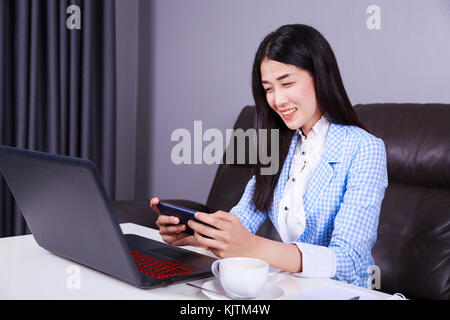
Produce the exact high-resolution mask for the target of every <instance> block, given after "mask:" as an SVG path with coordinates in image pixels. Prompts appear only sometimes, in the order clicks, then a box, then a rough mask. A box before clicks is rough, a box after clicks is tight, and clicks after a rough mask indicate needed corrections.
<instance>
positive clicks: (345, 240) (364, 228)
mask: <svg viewBox="0 0 450 320" xmlns="http://www.w3.org/2000/svg"><path fill="white" fill-rule="evenodd" d="M387 185H388V178H387V167H386V149H385V146H384V143H383V140H381V139H378V138H375V137H371V138H369V139H364V140H363V141H361V142H360V145H359V148H358V151H357V152H356V153H355V155H354V156H353V159H352V161H351V164H350V167H349V170H348V174H347V187H346V191H345V193H344V196H343V202H342V204H341V207H340V209H339V211H338V213H337V215H336V218H335V222H334V229H333V233H332V238H331V242H330V245H329V248H331V249H332V250H333V251H334V253H335V257H336V274H335V278H337V279H338V280H344V281H346V282H349V283H353V284H356V285H360V286H367V284H366V283H364V282H366V281H367V279H368V277H369V276H370V275H369V270H370V265H369V264H370V263H369V262H370V261H373V259H372V255H371V251H372V248H373V246H374V244H375V241H376V238H377V229H378V221H379V214H380V207H381V203H382V201H383V198H384V193H385V189H386V187H387Z"/></svg>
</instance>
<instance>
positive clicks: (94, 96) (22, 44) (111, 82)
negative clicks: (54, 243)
mask: <svg viewBox="0 0 450 320" xmlns="http://www.w3.org/2000/svg"><path fill="white" fill-rule="evenodd" d="M70 5H77V6H78V7H79V8H80V10H81V11H80V14H81V15H80V16H81V24H80V27H81V29H73V30H71V29H69V28H68V27H67V25H66V22H67V20H68V18H70V17H71V16H72V13H74V12H73V11H72V12H69V13H67V12H66V11H67V8H68V7H69V6H70ZM114 10H115V8H114V0H85V1H82V0H80V1H76V0H70V1H67V0H0V144H3V145H8V146H14V147H19V148H24V149H31V150H38V151H44V152H50V153H55V154H63V155H69V156H76V157H82V158H87V159H90V160H92V161H93V162H94V163H95V165H96V166H97V168H98V170H99V173H100V175H101V177H102V179H103V182H104V185H105V188H106V190H107V192H108V193H109V196H110V198H111V199H114V190H115V181H114V174H115V121H116V120H115V114H116V112H115V110H116V106H115V85H116V84H115V34H114V32H115V31H114V30H115V21H114V15H115V13H114ZM73 17H75V16H73ZM0 210H1V211H0V237H5V236H14V235H21V234H25V233H29V230H28V228H27V227H26V224H25V222H24V220H23V218H22V215H21V214H20V212H19V210H18V208H17V207H16V204H15V201H14V199H13V197H12V195H11V193H10V191H9V190H8V186H7V184H6V183H5V181H4V179H3V177H2V178H1V182H0Z"/></svg>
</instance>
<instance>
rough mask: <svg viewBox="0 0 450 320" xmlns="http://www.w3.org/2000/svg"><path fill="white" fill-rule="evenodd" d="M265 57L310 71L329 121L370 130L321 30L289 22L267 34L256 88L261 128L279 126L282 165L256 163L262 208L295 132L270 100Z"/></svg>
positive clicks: (257, 197) (256, 73) (256, 70)
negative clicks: (265, 171)
mask: <svg viewBox="0 0 450 320" xmlns="http://www.w3.org/2000/svg"><path fill="white" fill-rule="evenodd" d="M265 58H268V59H270V60H274V61H278V62H281V63H285V64H290V65H294V66H297V67H299V68H301V69H303V70H305V71H307V72H308V73H309V74H310V75H311V76H312V77H313V79H314V86H315V91H316V101H317V104H318V108H319V110H320V111H321V113H322V114H323V116H324V117H325V118H326V119H327V120H328V121H329V122H331V123H339V124H344V125H354V126H358V127H360V128H363V129H365V130H366V128H365V127H364V126H363V124H362V123H361V121H360V120H359V119H358V117H357V115H356V113H355V111H354V110H353V107H352V105H351V103H350V100H349V98H348V96H347V93H346V91H345V88H344V85H343V83H342V79H341V75H340V73H339V68H338V65H337V62H336V58H335V56H334V53H333V50H332V49H331V47H330V45H329V43H328V42H327V40H326V39H325V38H324V37H323V36H322V34H320V32H319V31H317V30H316V29H314V28H313V27H310V26H307V25H303V24H289V25H284V26H281V27H280V28H278V29H277V30H275V31H274V32H272V33H270V34H269V35H267V36H266V37H265V38H264V40H263V41H262V42H261V44H260V45H259V48H258V51H257V52H256V56H255V60H254V63H253V71H252V90H253V98H254V100H255V104H256V114H257V129H258V130H259V129H269V130H270V129H278V130H279V138H280V140H279V144H278V145H279V150H278V155H279V162H278V163H279V164H280V165H279V166H278V171H277V172H276V173H275V174H273V175H262V174H261V168H262V167H264V165H263V164H262V163H261V162H260V161H259V158H258V161H257V163H256V164H255V165H254V167H253V173H254V174H255V178H256V185H255V190H254V193H253V203H254V204H255V207H256V208H257V209H259V210H261V211H267V210H268V208H269V206H270V204H271V202H272V199H273V193H274V190H275V186H276V184H277V181H278V179H279V176H280V173H281V169H282V167H283V163H284V161H285V159H286V155H287V153H288V151H289V145H290V141H291V139H292V136H293V134H294V132H295V131H294V130H291V129H289V128H288V127H287V126H286V125H285V123H284V122H283V120H282V119H281V118H280V116H279V115H278V114H277V113H276V112H275V111H274V110H272V108H271V107H270V106H269V104H268V103H267V99H266V92H265V90H264V88H263V85H262V83H261V69H260V67H261V62H262V61H263V60H264V59H265ZM267 136H268V138H267V139H268V140H267V145H268V146H270V145H271V143H270V134H268V135H267ZM269 149H270V148H269ZM269 152H270V150H269Z"/></svg>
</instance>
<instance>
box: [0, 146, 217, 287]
mask: <svg viewBox="0 0 450 320" xmlns="http://www.w3.org/2000/svg"><path fill="white" fill-rule="evenodd" d="M0 171H1V172H2V173H3V176H4V178H5V180H6V182H7V184H8V186H9V188H10V190H11V192H12V194H13V196H14V198H15V199H16V202H17V204H18V206H19V208H20V210H21V211H22V214H23V216H24V218H25V221H26V222H27V225H28V228H29V229H30V231H31V233H32V234H33V237H34V239H35V240H36V242H37V243H38V245H39V246H41V247H42V248H44V249H46V250H47V251H49V252H51V253H53V254H55V255H57V256H60V257H63V258H65V259H68V260H71V261H74V262H77V263H79V264H82V265H85V266H87V267H90V268H92V269H95V270H98V271H101V272H103V273H105V274H108V275H110V276H112V277H114V278H117V279H119V280H122V281H125V282H127V283H130V284H132V285H134V286H136V287H139V288H145V289H148V288H155V287H160V286H166V285H169V284H173V283H180V282H185V281H190V280H195V279H201V278H207V277H211V276H213V275H212V273H211V265H212V263H213V262H214V261H215V260H216V259H214V258H212V257H209V256H206V255H202V254H199V253H196V252H192V251H189V250H185V249H183V248H179V247H175V246H172V245H169V244H166V243H163V242H160V241H155V240H151V239H148V238H144V237H141V236H138V235H135V234H123V233H122V230H121V228H120V226H119V223H118V220H117V217H116V215H115V213H114V211H113V209H112V207H111V203H110V201H109V200H108V196H107V194H106V192H105V189H104V187H103V184H102V182H101V180H100V177H99V175H98V172H97V169H96V168H95V166H94V164H93V163H92V162H91V161H89V160H86V159H81V158H75V157H68V156H62V155H54V154H49V153H43V152H37V151H29V150H22V149H18V148H13V147H7V146H1V145H0Z"/></svg>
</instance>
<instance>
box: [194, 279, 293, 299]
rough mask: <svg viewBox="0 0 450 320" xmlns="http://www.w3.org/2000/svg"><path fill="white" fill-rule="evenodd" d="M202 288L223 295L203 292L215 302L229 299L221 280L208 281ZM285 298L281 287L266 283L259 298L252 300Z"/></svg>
mask: <svg viewBox="0 0 450 320" xmlns="http://www.w3.org/2000/svg"><path fill="white" fill-rule="evenodd" d="M202 288H204V289H209V290H213V291H216V292H219V293H221V294H223V295H219V294H215V293H213V292H210V291H206V290H202V292H203V294H204V295H205V296H207V297H208V298H210V299H213V300H227V299H229V298H228V297H227V296H226V294H225V291H224V290H223V288H222V285H221V284H220V280H219V279H217V278H216V279H211V280H209V281H206V282H205V283H204V284H203V285H202ZM283 296H284V291H283V289H281V288H280V287H278V286H276V285H273V284H270V283H266V286H265V287H264V289H263V291H262V292H261V293H260V294H259V296H257V297H256V298H255V299H252V300H279V299H281V298H282V297H283Z"/></svg>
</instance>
